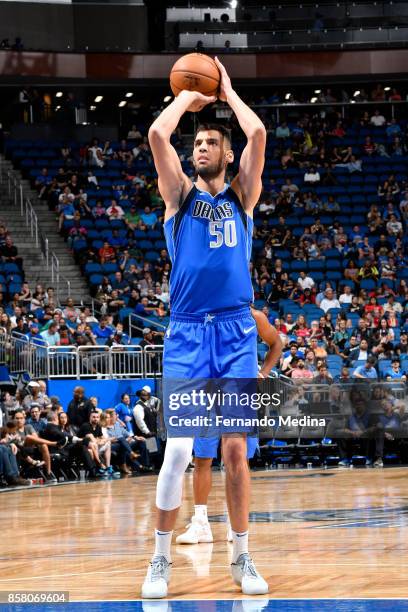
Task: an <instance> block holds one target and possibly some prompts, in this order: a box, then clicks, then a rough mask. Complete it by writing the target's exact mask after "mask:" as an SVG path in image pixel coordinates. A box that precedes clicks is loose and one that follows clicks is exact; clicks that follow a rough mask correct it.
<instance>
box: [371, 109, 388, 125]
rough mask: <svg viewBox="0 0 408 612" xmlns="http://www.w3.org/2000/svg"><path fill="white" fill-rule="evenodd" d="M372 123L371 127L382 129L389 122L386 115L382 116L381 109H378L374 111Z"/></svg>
mask: <svg viewBox="0 0 408 612" xmlns="http://www.w3.org/2000/svg"><path fill="white" fill-rule="evenodd" d="M370 123H371V125H374V126H375V127H382V126H383V125H385V123H387V121H386V119H385V117H384V115H381V113H380V111H379V109H378V108H376V109H375V111H374V115H372V117H371V119H370Z"/></svg>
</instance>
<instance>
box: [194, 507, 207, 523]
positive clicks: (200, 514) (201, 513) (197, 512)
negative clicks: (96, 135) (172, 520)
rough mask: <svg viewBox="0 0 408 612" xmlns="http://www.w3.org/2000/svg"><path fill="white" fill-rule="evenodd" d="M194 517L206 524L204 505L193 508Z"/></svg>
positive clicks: (205, 508)
mask: <svg viewBox="0 0 408 612" xmlns="http://www.w3.org/2000/svg"><path fill="white" fill-rule="evenodd" d="M194 516H196V517H197V518H198V519H200V520H201V521H203V522H205V523H207V521H208V516H207V506H205V505H204V504H198V505H196V506H194Z"/></svg>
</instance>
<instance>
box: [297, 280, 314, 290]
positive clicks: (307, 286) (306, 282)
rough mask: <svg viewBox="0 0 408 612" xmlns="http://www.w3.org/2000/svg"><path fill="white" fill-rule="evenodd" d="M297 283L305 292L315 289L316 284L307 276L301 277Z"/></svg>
mask: <svg viewBox="0 0 408 612" xmlns="http://www.w3.org/2000/svg"><path fill="white" fill-rule="evenodd" d="M297 282H298V283H299V285H300V286H301V287H302V289H303V291H304V290H305V289H311V288H312V287H314V284H315V282H314V280H313V278H311V277H310V276H305V278H302V277H301V276H299V278H298V280H297Z"/></svg>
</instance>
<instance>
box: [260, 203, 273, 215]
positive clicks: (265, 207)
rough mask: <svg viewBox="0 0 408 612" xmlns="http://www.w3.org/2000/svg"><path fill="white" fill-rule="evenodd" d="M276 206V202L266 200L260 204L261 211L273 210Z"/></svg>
mask: <svg viewBox="0 0 408 612" xmlns="http://www.w3.org/2000/svg"><path fill="white" fill-rule="evenodd" d="M275 208H276V204H275V203H274V202H270V203H269V204H268V203H266V202H262V204H260V205H259V212H261V213H262V212H269V211H270V212H273V211H274V210H275Z"/></svg>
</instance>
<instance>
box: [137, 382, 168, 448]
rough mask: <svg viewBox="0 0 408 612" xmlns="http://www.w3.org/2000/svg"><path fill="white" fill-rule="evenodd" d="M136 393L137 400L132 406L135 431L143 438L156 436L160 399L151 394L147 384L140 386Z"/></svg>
mask: <svg viewBox="0 0 408 612" xmlns="http://www.w3.org/2000/svg"><path fill="white" fill-rule="evenodd" d="M136 395H138V396H139V400H138V401H137V402H136V404H135V405H134V407H133V416H134V419H135V423H136V431H137V432H138V435H140V436H143V437H145V438H149V437H154V436H155V437H157V435H158V429H159V418H160V410H161V403H160V400H159V399H158V398H157V397H154V396H153V395H152V390H151V388H150V387H149V385H145V386H144V387H142V389H140V390H139V391H137V392H136Z"/></svg>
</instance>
